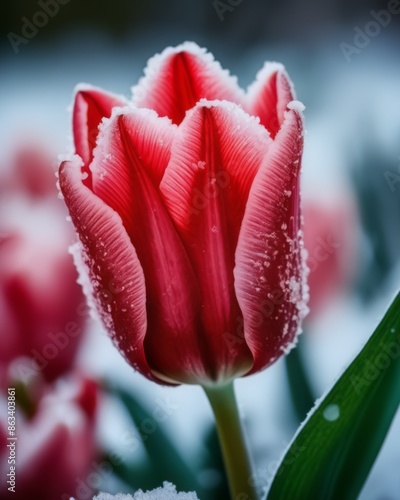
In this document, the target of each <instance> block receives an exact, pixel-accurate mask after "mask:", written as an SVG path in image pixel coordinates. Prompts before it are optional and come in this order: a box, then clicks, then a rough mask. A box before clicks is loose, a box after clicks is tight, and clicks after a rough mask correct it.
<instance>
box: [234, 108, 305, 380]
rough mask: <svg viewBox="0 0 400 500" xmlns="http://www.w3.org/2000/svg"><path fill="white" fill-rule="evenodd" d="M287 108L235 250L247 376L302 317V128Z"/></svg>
mask: <svg viewBox="0 0 400 500" xmlns="http://www.w3.org/2000/svg"><path fill="white" fill-rule="evenodd" d="M289 108H291V109H290V110H289V111H287V112H286V114H285V119H284V123H283V125H282V128H281V130H280V131H279V132H278V134H277V135H276V138H275V141H274V143H273V145H272V146H271V148H270V150H269V153H268V155H267V157H266V159H265V161H264V163H263V165H262V166H261V168H260V170H259V171H258V173H257V175H256V177H255V179H254V183H253V185H252V188H251V191H250V194H249V199H248V202H247V206H246V211H245V214H244V218H243V224H242V227H241V230H240V235H239V241H238V245H237V250H236V267H235V270H234V276H235V289H236V294H237V298H238V302H239V304H240V307H241V310H242V312H243V318H244V335H245V339H246V342H247V344H248V346H249V347H250V349H251V351H252V353H253V357H254V365H253V367H252V369H251V371H250V372H249V373H254V372H257V371H258V370H261V369H262V368H264V367H266V366H268V365H269V364H271V363H272V362H273V361H275V359H276V358H278V357H279V356H280V355H281V354H282V351H285V349H287V348H288V347H290V346H291V345H292V342H293V340H294V338H295V335H296V332H297V331H298V328H299V325H300V322H301V319H302V317H304V315H305V314H306V313H307V307H306V300H307V297H306V295H307V290H306V288H307V287H306V285H305V283H304V279H305V274H306V273H305V256H304V251H303V243H302V238H301V231H300V209H299V180H300V179H299V170H300V159H301V153H302V148H303V122H302V116H301V111H300V104H299V103H297V104H296V103H291V104H289Z"/></svg>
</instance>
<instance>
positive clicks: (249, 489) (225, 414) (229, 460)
mask: <svg viewBox="0 0 400 500" xmlns="http://www.w3.org/2000/svg"><path fill="white" fill-rule="evenodd" d="M203 389H204V391H205V393H206V394H207V397H208V400H209V401H210V404H211V407H212V409H213V412H214V416H215V420H216V423H217V431H218V437H219V441H220V443H221V448H222V455H223V457H224V462H225V469H226V473H227V476H228V481H229V488H230V491H231V497H232V499H233V500H257V493H256V491H255V490H254V488H253V486H251V484H252V483H251V475H252V470H251V465H250V458H249V455H248V452H247V447H246V443H245V439H244V435H243V431H242V426H241V423H240V418H239V412H238V408H237V405H236V399H235V392H234V389H233V382H229V383H228V384H226V385H223V386H215V387H210V386H209V387H203Z"/></svg>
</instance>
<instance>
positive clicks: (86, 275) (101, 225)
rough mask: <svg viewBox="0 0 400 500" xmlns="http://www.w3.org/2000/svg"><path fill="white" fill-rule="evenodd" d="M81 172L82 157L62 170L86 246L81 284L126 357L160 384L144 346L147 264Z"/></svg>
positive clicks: (71, 209)
mask: <svg viewBox="0 0 400 500" xmlns="http://www.w3.org/2000/svg"><path fill="white" fill-rule="evenodd" d="M81 167H82V162H81V160H80V159H79V157H74V158H73V159H72V160H71V161H66V162H64V163H62V164H61V167H60V189H61V191H62V193H63V195H64V199H65V202H66V204H67V207H68V209H69V212H70V215H71V219H72V222H73V224H74V226H75V228H76V230H77V233H78V236H79V239H80V242H81V246H82V261H83V263H84V266H81V268H80V269H78V271H79V272H80V273H81V281H82V282H84V283H85V284H86V287H85V292H86V293H87V294H89V296H90V297H91V302H92V304H93V305H94V307H95V308H96V311H97V313H98V315H99V316H100V318H101V320H102V323H103V325H104V327H105V328H106V330H107V331H108V333H109V334H110V336H111V338H112V340H113V342H114V343H115V344H116V346H117V347H118V348H119V350H120V351H121V353H122V354H123V355H124V356H125V358H126V359H127V361H128V362H129V363H130V364H131V365H132V366H133V367H134V368H135V369H137V370H139V371H140V372H141V373H143V374H145V375H146V376H147V377H148V378H150V379H153V380H154V377H153V375H152V373H151V371H150V369H149V367H148V364H147V361H146V359H145V355H144V347H143V342H144V336H145V333H146V326H147V321H146V293H145V292H146V291H145V283H144V276H143V270H142V267H141V264H140V262H139V260H138V258H137V254H136V251H135V248H134V247H133V245H132V244H131V242H130V239H129V237H128V234H127V233H126V230H125V229H124V227H123V225H122V221H121V218H120V217H119V215H118V214H117V213H116V212H115V211H114V210H112V209H111V208H110V207H108V206H107V205H106V204H105V203H104V202H103V201H102V200H101V199H100V198H98V197H97V196H96V195H94V194H93V192H92V191H91V190H90V189H89V188H87V187H86V186H85V185H84V184H83V182H82V173H81Z"/></svg>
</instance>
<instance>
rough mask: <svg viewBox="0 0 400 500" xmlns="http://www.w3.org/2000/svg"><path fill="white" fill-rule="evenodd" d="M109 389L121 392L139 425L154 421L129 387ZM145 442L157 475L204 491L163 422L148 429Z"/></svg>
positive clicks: (127, 407) (136, 423)
mask: <svg viewBox="0 0 400 500" xmlns="http://www.w3.org/2000/svg"><path fill="white" fill-rule="evenodd" d="M108 389H110V390H111V392H112V393H113V394H115V395H116V396H118V398H119V399H120V401H121V402H122V403H123V405H124V406H125V408H126V410H127V411H128V413H129V415H130V417H131V419H132V421H133V422H134V423H135V425H136V427H137V428H138V429H141V427H142V424H143V423H144V422H149V421H151V422H153V421H154V418H153V417H152V415H151V413H150V412H148V411H147V410H146V408H145V407H144V406H143V405H142V404H140V403H139V402H138V401H137V400H136V399H135V398H134V397H133V396H132V395H131V394H130V393H129V392H128V391H127V390H125V389H123V388H122V387H115V386H111V387H110V386H109V387H108ZM143 445H144V447H145V449H146V451H147V454H148V457H149V460H150V462H151V464H152V467H153V468H154V469H155V471H156V473H157V476H162V478H163V481H170V482H171V483H174V484H175V485H176V486H177V488H178V489H180V490H183V491H193V490H195V491H197V492H198V494H199V495H200V494H201V493H202V487H201V485H200V484H199V482H198V480H197V478H196V475H195V474H194V472H193V470H192V469H191V468H190V467H189V466H188V465H187V463H186V462H185V460H184V459H183V457H182V456H181V455H180V453H179V452H178V450H177V449H176V447H175V446H174V444H173V443H172V442H171V440H170V439H169V438H168V436H167V435H166V433H165V432H164V430H163V429H162V426H161V425H160V423H157V428H156V429H155V430H154V432H151V433H147V434H146V435H145V436H144V437H143ZM125 480H126V479H125Z"/></svg>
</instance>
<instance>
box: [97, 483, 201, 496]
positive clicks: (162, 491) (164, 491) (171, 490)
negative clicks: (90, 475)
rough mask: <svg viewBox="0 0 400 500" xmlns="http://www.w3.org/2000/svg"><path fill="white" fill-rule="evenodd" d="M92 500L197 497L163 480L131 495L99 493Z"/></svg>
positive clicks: (193, 493)
mask: <svg viewBox="0 0 400 500" xmlns="http://www.w3.org/2000/svg"><path fill="white" fill-rule="evenodd" d="M93 500H198V497H197V495H196V493H195V492H194V491H192V492H190V493H183V492H177V491H176V486H175V485H174V484H172V483H168V482H167V481H164V483H163V486H162V487H159V488H156V489H155V490H151V491H146V492H143V491H142V490H138V491H137V492H136V493H134V495H133V496H132V495H129V494H128V495H125V494H123V493H118V494H117V495H110V494H109V493H99V494H98V495H96V496H95V497H93Z"/></svg>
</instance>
